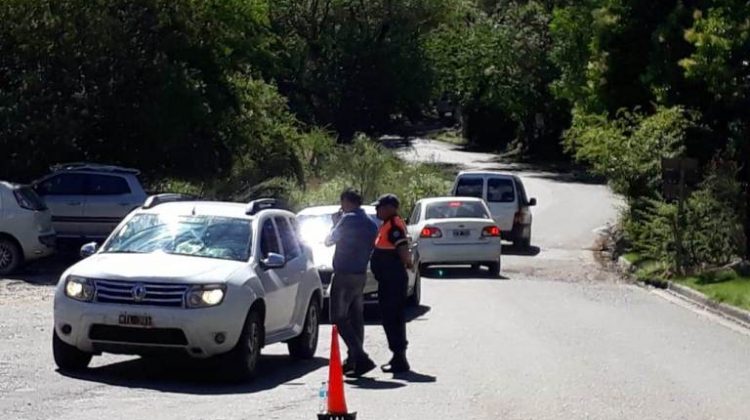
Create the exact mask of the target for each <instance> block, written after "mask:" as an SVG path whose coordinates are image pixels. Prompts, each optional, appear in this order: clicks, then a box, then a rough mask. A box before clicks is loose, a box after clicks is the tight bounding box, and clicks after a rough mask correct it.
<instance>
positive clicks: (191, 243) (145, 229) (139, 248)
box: [102, 214, 252, 261]
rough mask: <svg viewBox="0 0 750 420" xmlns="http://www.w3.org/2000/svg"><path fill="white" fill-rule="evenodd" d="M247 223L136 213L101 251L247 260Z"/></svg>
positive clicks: (248, 232)
mask: <svg viewBox="0 0 750 420" xmlns="http://www.w3.org/2000/svg"><path fill="white" fill-rule="evenodd" d="M251 244H252V225H251V223H250V221H249V220H243V219H235V218H230V217H216V216H174V215H160V214H138V215H135V216H134V217H133V218H132V219H130V220H129V221H128V222H127V223H126V224H125V225H124V226H123V227H122V228H120V229H119V230H118V231H117V232H116V233H115V234H114V235H113V236H112V238H111V239H110V240H109V241H107V244H106V245H105V247H104V248H103V250H102V252H105V253H137V254H147V253H152V252H163V253H166V254H174V255H188V256H194V257H207V258H219V259H225V260H234V261H247V260H248V259H249V258H250V252H251Z"/></svg>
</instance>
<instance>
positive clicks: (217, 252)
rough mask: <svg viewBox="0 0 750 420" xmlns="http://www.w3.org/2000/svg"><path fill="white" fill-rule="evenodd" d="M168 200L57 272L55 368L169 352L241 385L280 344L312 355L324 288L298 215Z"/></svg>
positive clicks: (149, 204) (259, 204)
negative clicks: (98, 357) (211, 363)
mask: <svg viewBox="0 0 750 420" xmlns="http://www.w3.org/2000/svg"><path fill="white" fill-rule="evenodd" d="M174 200H180V199H179V197H177V196H175V195H164V196H155V197H153V198H149V199H148V200H147V201H146V204H145V205H144V206H143V208H139V209H137V210H135V211H134V212H133V213H131V214H130V215H129V216H128V217H127V218H126V219H125V220H124V221H123V222H122V223H121V224H120V225H119V226H118V227H117V229H116V230H115V231H114V232H113V233H112V235H111V236H110V237H109V238H108V239H107V241H106V242H105V243H104V244H103V245H102V246H101V247H100V248H99V249H96V248H95V244H87V245H84V247H83V248H82V250H81V253H82V255H83V256H87V255H89V254H90V256H88V257H87V258H85V259H84V260H82V261H81V262H79V263H77V264H76V265H74V266H72V267H71V268H70V269H68V270H67V271H66V272H65V273H63V275H62V277H61V278H60V282H59V284H58V287H57V290H56V293H55V303H54V334H53V350H54V358H55V362H56V363H57V365H58V367H60V368H61V369H68V370H75V369H83V368H85V367H86V366H87V365H88V363H89V362H90V360H91V357H92V355H95V354H100V353H102V352H110V353H123V354H149V353H153V352H169V351H172V352H179V353H183V354H188V355H190V356H192V357H193V358H199V359H205V358H210V357H215V358H216V359H218V360H219V361H220V362H221V365H222V366H224V370H223V373H224V374H225V376H226V377H228V378H229V379H245V378H249V377H251V376H253V374H254V372H255V368H256V364H257V362H258V358H259V355H260V351H261V347H263V346H264V345H268V344H271V343H277V342H287V343H288V347H289V353H290V354H291V355H292V356H293V357H297V358H311V357H313V355H314V354H315V350H316V348H317V343H318V324H319V319H320V307H321V303H322V302H321V300H322V286H321V283H320V278H319V277H318V272H317V270H316V269H315V266H314V265H313V263H312V258H311V256H310V255H309V254H310V251H309V250H308V249H306V247H304V246H302V245H301V244H300V242H299V241H298V239H297V232H296V220H295V216H294V214H293V213H291V212H288V211H285V210H279V209H275V208H273V206H274V204H273V200H257V201H254V202H252V203H250V204H249V205H245V204H240V203H220V202H200V201H176V202H175V201H174ZM164 201H167V202H164ZM170 201H172V202H170Z"/></svg>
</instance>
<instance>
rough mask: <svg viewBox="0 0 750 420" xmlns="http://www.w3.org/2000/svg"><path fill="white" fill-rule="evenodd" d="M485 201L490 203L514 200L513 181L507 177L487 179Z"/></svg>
mask: <svg viewBox="0 0 750 420" xmlns="http://www.w3.org/2000/svg"><path fill="white" fill-rule="evenodd" d="M487 201H489V202H490V203H512V202H514V201H516V192H515V189H514V188H513V181H512V180H511V179H509V178H490V179H489V180H487Z"/></svg>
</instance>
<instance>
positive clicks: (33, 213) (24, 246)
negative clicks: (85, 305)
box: [0, 181, 55, 275]
mask: <svg viewBox="0 0 750 420" xmlns="http://www.w3.org/2000/svg"><path fill="white" fill-rule="evenodd" d="M54 251H55V231H54V229H53V228H52V216H51V214H50V211H49V210H48V209H47V206H46V205H45V204H44V201H43V200H42V199H41V198H39V196H38V195H36V193H35V192H34V190H32V189H31V188H30V187H28V186H24V185H17V184H11V183H8V182H3V181H0V275H6V274H10V273H12V272H13V271H14V270H16V269H17V268H18V267H20V266H21V265H22V264H24V263H27V262H30V261H33V260H36V259H39V258H43V257H46V256H49V255H51V254H52V253H54Z"/></svg>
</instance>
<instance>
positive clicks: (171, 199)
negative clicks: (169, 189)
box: [142, 193, 198, 209]
mask: <svg viewBox="0 0 750 420" xmlns="http://www.w3.org/2000/svg"><path fill="white" fill-rule="evenodd" d="M197 199H198V197H195V196H193V195H189V194H177V193H164V194H156V195H152V196H149V197H148V198H147V199H146V201H145V202H144V203H143V206H142V207H143V208H144V209H150V208H154V207H156V206H158V205H159V204H164V203H176V202H178V201H194V200H197Z"/></svg>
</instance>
